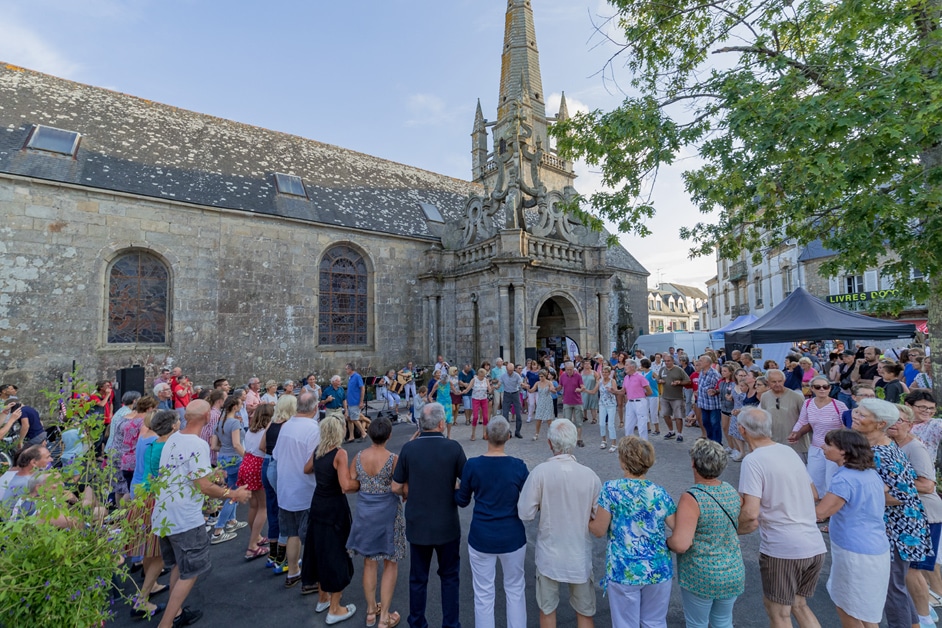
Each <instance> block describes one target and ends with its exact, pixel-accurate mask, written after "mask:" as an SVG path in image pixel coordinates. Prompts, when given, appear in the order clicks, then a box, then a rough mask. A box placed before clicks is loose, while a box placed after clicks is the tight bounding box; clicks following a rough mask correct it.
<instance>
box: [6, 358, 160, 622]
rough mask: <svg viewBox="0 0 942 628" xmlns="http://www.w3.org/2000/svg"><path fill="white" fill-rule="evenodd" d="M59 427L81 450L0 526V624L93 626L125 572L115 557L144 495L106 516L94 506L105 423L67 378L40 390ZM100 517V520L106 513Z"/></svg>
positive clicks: (132, 534)
mask: <svg viewBox="0 0 942 628" xmlns="http://www.w3.org/2000/svg"><path fill="white" fill-rule="evenodd" d="M43 392H44V394H45V395H46V397H47V398H48V399H49V401H50V408H51V409H52V415H53V416H58V417H59V418H60V419H61V420H62V421H63V426H62V427H63V429H64V428H66V427H77V428H78V429H80V430H81V432H82V436H81V438H82V441H83V442H84V443H85V445H86V447H85V452H84V453H83V454H82V455H81V456H80V457H79V458H77V459H76V460H75V462H74V463H73V464H72V465H70V466H69V467H68V468H67V469H64V470H50V471H48V472H38V473H41V474H48V475H47V476H45V477H44V482H43V483H42V485H41V486H39V487H38V492H37V494H36V495H24V496H23V499H22V501H20V502H18V504H17V511H19V512H20V513H22V512H24V511H25V512H26V513H28V514H19V515H14V513H13V512H12V511H11V510H9V509H4V512H3V513H2V516H3V521H2V522H0V539H2V551H0V626H9V627H14V626H17V627H19V626H76V627H79V628H84V627H92V626H96V627H97V626H100V625H101V624H102V622H104V621H106V620H108V619H110V617H111V613H112V604H113V603H115V601H116V600H120V599H122V593H121V592H120V591H119V590H118V589H117V588H116V587H114V586H112V583H113V582H114V578H115V576H117V577H118V579H120V578H122V577H124V576H125V574H126V567H125V566H124V565H123V559H122V554H123V553H124V552H125V550H126V548H127V546H128V545H129V544H131V543H133V542H134V541H135V540H136V538H137V537H139V536H140V535H139V534H138V532H139V531H140V530H141V529H142V526H143V525H144V524H145V523H146V521H145V517H146V516H149V514H148V513H147V510H146V509H145V508H141V507H139V506H141V505H142V504H143V502H144V500H145V499H146V496H145V495H140V496H138V497H137V498H136V499H135V500H133V501H131V502H126V503H125V505H124V506H125V507H124V508H121V509H117V510H113V511H112V512H111V513H110V514H109V513H108V512H107V510H106V508H105V507H103V506H102V504H104V502H105V500H106V499H107V496H108V493H109V492H110V490H111V480H112V474H113V471H112V467H111V466H109V465H103V464H102V461H101V460H100V459H98V458H97V457H96V455H95V447H94V444H95V443H96V442H97V441H98V438H99V437H100V436H101V434H102V432H103V430H104V429H105V425H104V423H103V420H102V417H101V416H100V415H99V414H96V413H94V412H91V409H92V407H93V403H92V402H91V401H90V400H89V395H90V393H91V392H92V391H91V390H90V387H89V386H88V385H87V383H85V382H83V381H81V380H80V379H79V378H78V377H77V376H76V375H75V374H73V375H72V376H71V377H70V378H69V379H68V381H67V382H64V384H63V387H62V388H60V389H59V390H56V391H43ZM106 515H107V516H106Z"/></svg>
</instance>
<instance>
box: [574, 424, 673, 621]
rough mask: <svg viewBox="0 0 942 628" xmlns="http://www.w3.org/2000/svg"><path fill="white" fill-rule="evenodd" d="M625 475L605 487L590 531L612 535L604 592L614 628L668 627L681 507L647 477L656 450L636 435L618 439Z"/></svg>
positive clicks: (603, 585)
mask: <svg viewBox="0 0 942 628" xmlns="http://www.w3.org/2000/svg"><path fill="white" fill-rule="evenodd" d="M618 458H619V462H621V467H622V469H623V470H624V472H625V477H624V478H622V479H620V480H611V481H609V482H606V483H605V484H603V485H602V493H601V495H599V501H598V504H597V506H598V507H597V509H596V512H595V517H594V518H593V519H591V520H590V521H589V532H591V533H592V534H594V535H595V536H603V535H605V534H608V552H607V560H606V567H605V579H604V580H603V581H602V587H603V589H606V590H607V592H608V601H609V605H610V606H611V609H612V626H613V627H614V628H637V627H638V626H639V625H640V626H645V627H646V628H667V607H668V605H669V604H670V597H671V579H672V578H673V577H674V570H673V565H672V563H671V555H670V551H669V550H668V549H667V528H668V527H669V528H673V527H674V513H675V512H676V510H677V507H676V506H675V505H674V500H673V499H671V496H670V495H668V493H667V491H665V490H664V489H663V488H661V487H660V486H658V485H657V484H654V483H653V482H651V481H650V480H648V479H647V478H646V477H645V476H646V475H647V473H648V470H649V469H650V468H651V467H653V466H654V446H653V445H651V443H649V442H648V441H646V440H642V439H640V438H638V437H637V436H625V437H623V438H622V439H621V440H620V441H618Z"/></svg>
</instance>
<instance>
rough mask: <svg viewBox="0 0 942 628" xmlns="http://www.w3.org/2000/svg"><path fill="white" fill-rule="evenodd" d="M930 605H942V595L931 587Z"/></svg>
mask: <svg viewBox="0 0 942 628" xmlns="http://www.w3.org/2000/svg"><path fill="white" fill-rule="evenodd" d="M929 606H942V595H939V594H938V593H936V592H935V591H933V590H932V589H929Z"/></svg>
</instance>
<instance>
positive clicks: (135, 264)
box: [108, 251, 170, 344]
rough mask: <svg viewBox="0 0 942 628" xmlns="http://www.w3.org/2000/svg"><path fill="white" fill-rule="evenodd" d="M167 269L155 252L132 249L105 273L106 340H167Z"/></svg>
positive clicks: (137, 341)
mask: <svg viewBox="0 0 942 628" xmlns="http://www.w3.org/2000/svg"><path fill="white" fill-rule="evenodd" d="M169 296H170V272H169V271H168V270H167V266H166V265H165V264H164V263H163V262H162V261H161V260H160V259H158V258H157V257H156V256H154V255H151V254H150V253H147V252H146V251H132V252H130V253H125V254H123V255H121V256H119V257H118V258H116V259H115V260H114V262H113V263H112V264H111V270H110V271H109V273H108V342H109V343H113V344H138V343H155V344H163V343H166V342H167V320H168V307H167V306H168V304H169V302H170V299H169Z"/></svg>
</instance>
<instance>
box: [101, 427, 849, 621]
mask: <svg viewBox="0 0 942 628" xmlns="http://www.w3.org/2000/svg"><path fill="white" fill-rule="evenodd" d="M535 425H536V424H535V422H534V423H530V424H526V423H524V426H523V435H524V438H523V439H513V440H512V441H511V442H509V443H508V444H507V453H508V454H509V455H512V456H517V457H519V458H522V459H523V460H524V461H525V462H526V463H527V466H528V467H529V468H530V469H532V468H533V467H534V466H536V465H537V464H539V463H540V462H542V461H544V460H546V459H547V458H548V457H549V456H550V451H549V446H548V444H547V442H546V440H545V438H542V437H541V438H540V439H539V440H538V441H534V440H533V439H532V438H533V435H534V432H535V429H536V428H535ZM662 430H663V427H662ZM413 431H414V430H413V428H412V427H411V426H410V425H408V424H401V425H397V426H396V428H395V429H394V431H393V437H392V439H391V440H390V443H389V449H390V450H391V451H399V449H400V448H401V447H402V445H403V443H405V442H406V441H407V440H408V439H409V437H410V436H411V435H412V433H413ZM543 433H544V434H545V431H544V432H543ZM621 434H622V433H621V432H619V435H621ZM698 435H699V428H687V432H686V437H687V440H686V442H684V443H677V442H674V441H665V440H663V438H662V437H660V436H654V435H652V437H651V440H652V442H653V443H654V446H655V449H656V451H657V463H656V464H655V466H654V467H653V468H652V469H651V471H650V473H649V474H648V477H649V479H651V480H652V481H654V482H656V483H658V484H660V485H662V486H663V487H664V488H666V489H667V490H668V492H669V493H670V494H671V495H672V496H673V497H674V499H675V500H676V499H679V498H680V495H681V494H682V493H683V492H684V491H685V490H686V489H687V488H688V487H689V486H690V485H691V483H692V477H693V476H692V473H691V469H690V459H689V457H688V455H687V450H688V447H689V445H690V443H691V442H692V441H693V439H694V438H696V436H698ZM470 436H471V428H470V427H468V426H465V425H464V421H463V419H459V422H458V424H457V425H455V427H454V428H453V430H452V438H454V439H456V440H458V441H459V442H460V443H461V444H462V446H463V447H464V449H465V452H466V453H467V455H468V457H469V458H470V457H473V456H479V455H481V454H483V453H484V452H485V451H486V448H487V443H486V442H485V441H482V440H481V430H480V427H479V429H478V440H476V441H474V442H471V441H470ZM584 440H585V447H584V448H579V449H578V450H577V451H576V458H577V459H578V460H579V462H581V463H583V464H586V465H588V466H590V467H591V468H592V469H594V470H595V472H596V473H598V475H599V477H600V478H601V480H602V481H603V482H604V481H606V480H610V479H613V478H616V477H621V475H622V474H621V470H620V468H619V464H618V454H617V453H609V452H608V450H607V449H606V450H601V449H599V444H600V442H601V438H600V434H599V428H598V425H589V424H586V426H585V431H584ZM366 446H367V443H357V444H354V445H353V446H350V447H348V452H349V453H350V455H351V457H352V456H353V455H355V454H356V452H357V451H359V450H361V449H363V448H364V447H366ZM723 479H724V480H726V481H727V482H729V483H731V484H732V485H733V486H734V487H735V486H738V483H739V465H738V464H737V463H730V466H729V468H727V470H726V471H725V472H724V474H723ZM350 505H351V508H355V506H356V497H355V496H351V497H350ZM472 508H473V504H472V505H471V506H469V507H468V508H465V509H462V510H461V526H462V539H464V540H466V539H467V529H468V526H469V525H470V523H471V514H472ZM244 516H245V507H241V508H240V511H239V517H240V519H242V518H244ZM536 532H537V526H536V522H531V523H529V524H527V544H528V552H527V565H526V569H527V581H528V583H531V582H532V577H533V574H534V563H533V547H534V543H535V540H536ZM825 539H827V537H826V536H825ZM741 541H742V550H743V558H744V560H745V564H746V593H745V594H744V595H743V596H742V597H740V599H739V600H737V602H736V606H735V610H734V623H735V625H736V626H737V628H742V627H748V626H768V619H767V617H766V614H765V610H764V609H763V605H762V588H761V583H760V579H759V564H758V544H759V538H758V533H754V534H750V535H748V536H744V537H741ZM245 543H246V539H245V530H240V531H239V538H238V539H237V540H234V541H230V542H228V543H224V544H222V545H219V546H215V547H213V549H212V558H213V571H212V573H210V574H209V575H208V576H206V577H204V578H201V579H200V581H199V582H198V583H197V585H196V587H194V590H193V592H192V593H191V594H190V597H189V599H188V602H187V604H188V605H189V606H192V607H194V608H200V609H202V610H203V611H204V613H205V614H204V616H203V619H201V620H200V622H199V624H197V625H199V626H207V627H215V626H219V627H225V628H232V627H239V626H266V625H268V626H270V625H273V624H274V623H275V622H278V623H279V624H282V625H292V626H293V625H305V626H307V625H314V626H320V625H326V622H325V619H326V616H325V615H323V614H321V615H318V614H316V613H315V612H314V606H315V603H316V597H317V596H306V597H304V598H302V597H301V595H300V587H297V588H294V589H290V590H286V589H284V587H283V586H282V584H283V580H284V577H283V576H274V575H272V573H271V571H269V570H266V569H264V568H263V566H264V562H263V560H262V559H258V560H256V561H254V562H250V563H246V562H245V561H244V559H243V557H242V555H243V553H244V551H245ZM354 564H355V566H356V574H355V575H354V580H353V582H352V583H351V585H350V586H349V587H348V588H347V590H346V591H345V592H344V603H353V604H356V606H357V614H356V616H355V617H354V618H352V619H351V620H349V621H347V622H344V625H349V626H362V625H363V622H364V621H365V603H364V598H363V590H362V585H361V580H360V577H361V574H362V563H359V561H355V563H354ZM594 565H595V568H594V572H595V577H596V581H598V579H599V578H600V576H601V575H602V574H604V565H605V541H604V539H597V540H595V546H594ZM434 569H435V567H434V565H433V570H432V571H433V572H434ZM829 570H830V561H828V562H826V563H825V566H824V569H823V571H822V576H821V579H820V581H819V583H818V589H817V592H816V594H815V596H814V597H813V598H812V599H811V600H810V605H811V608H812V609H813V610H814V612H815V613H816V614H817V616H818V620H819V621H820V623H821V625H822V626H839V625H840V623H839V621H838V618H837V614H836V612H835V610H834V605H833V604H832V603H831V600H830V598H829V597H828V594H827V590H826V587H825V585H826V581H827V574H828V572H829ZM498 571H499V570H498ZM408 574H409V566H408V555H407V557H406V560H405V561H404V562H403V564H401V565H400V569H399V579H398V584H397V586H396V594H395V597H394V602H393V605H392V606H393V610H396V611H398V612H399V613H401V615H402V624H401V625H402V626H406V625H407V622H406V617H407V615H408V609H409V584H408ZM498 578H500V575H499V573H498ZM164 580H165V578H161V582H163V581H164ZM137 582H140V580H139V579H137ZM498 582H499V580H498ZM528 588H529V589H530V592H528V595H527V617H528V625H530V626H538V625H539V611H538V609H537V607H536V604H535V601H534V597H533V594H532V584H528ZM129 590H130V589H129ZM497 590H498V594H497V595H498V597H497V604H496V622H497V626H503V625H506V623H505V620H504V609H503V606H504V600H503V595H502V593H501V592H500V590H501V587H500V586H498V587H497ZM561 598H562V599H561V602H560V606H559V610H558V614H557V617H558V625H559V626H561V627H563V626H575V615H574V613H573V611H572V610H571V609H570V607H569V605H568V602H567V596H566V595H565V591H563V592H562V594H561ZM156 601H164V600H163V597H162V596H161V597H160V598H157V600H156ZM428 609H429V610H428V620H429V625H431V626H437V625H440V622H441V605H440V590H439V587H438V582H437V577H436V576H435V575H434V573H433V575H432V578H431V581H430V582H429V603H428ZM286 622H287V623H286ZM461 622H462V624H463V625H464V626H466V627H467V626H474V596H473V591H472V586H471V571H470V566H469V563H468V560H467V545H466V544H465V545H464V547H463V548H462V559H461ZM667 623H668V626H672V627H673V626H683V625H684V619H683V609H682V606H681V599H680V589H679V587H678V586H677V583H676V579H675V583H674V588H673V592H672V595H671V604H670V609H669V611H668V615H667ZM110 625H112V626H122V627H123V626H132V625H138V626H140V625H142V624H141V622H135V621H133V620H131V619H130V618H129V615H128V612H127V610H126V609H124V608H118V610H117V612H116V618H115V621H114V622H112V623H111V624H110ZM596 625H597V626H610V625H611V618H610V612H609V606H608V600H607V598H604V597H603V596H602V592H601V590H599V591H598V613H597V614H596Z"/></svg>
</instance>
